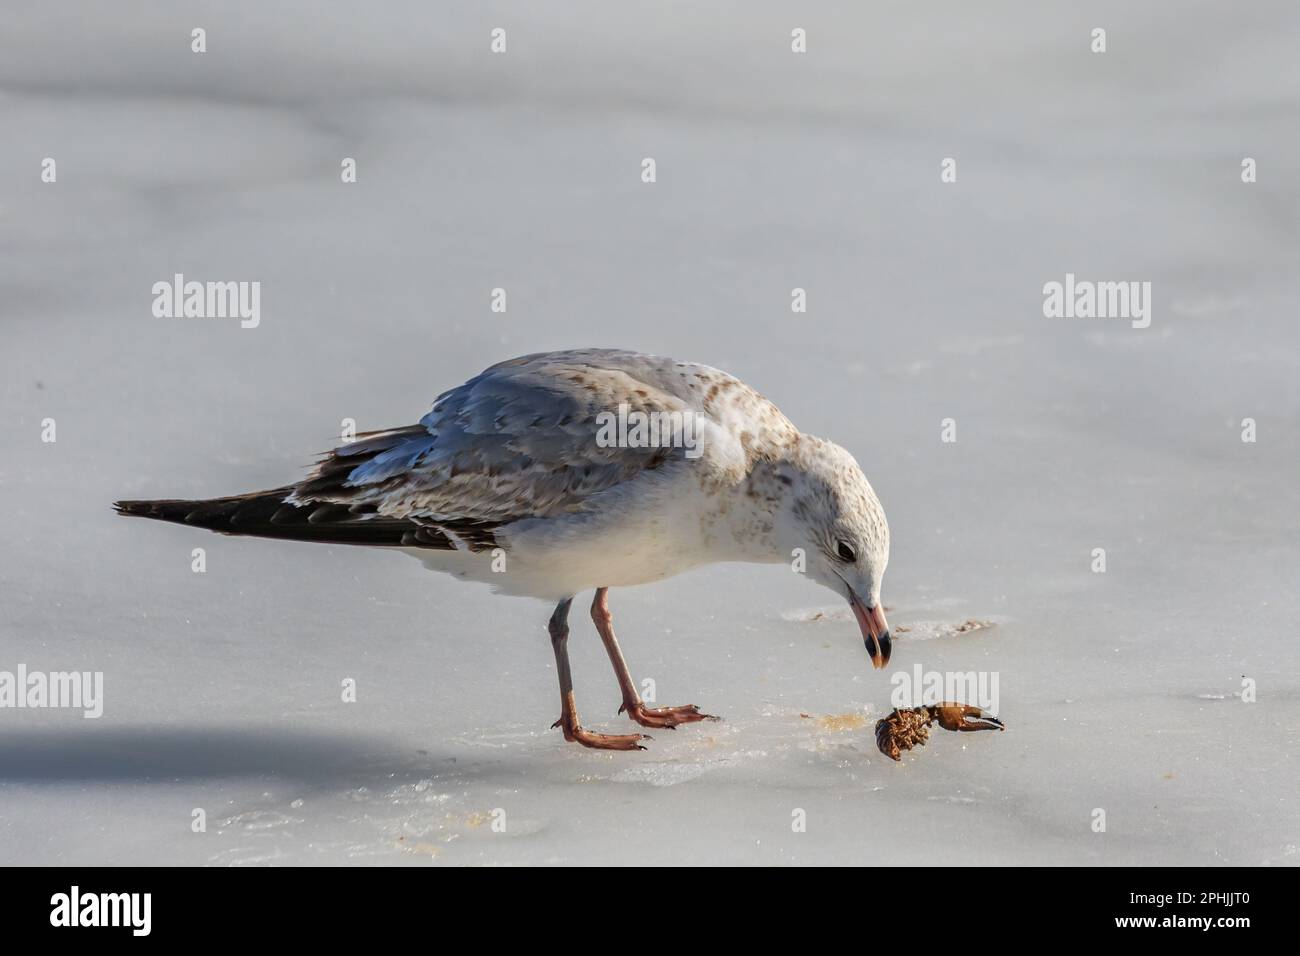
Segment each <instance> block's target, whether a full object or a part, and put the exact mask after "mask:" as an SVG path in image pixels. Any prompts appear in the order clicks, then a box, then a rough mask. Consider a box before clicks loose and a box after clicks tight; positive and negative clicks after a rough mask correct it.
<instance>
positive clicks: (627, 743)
mask: <svg viewBox="0 0 1300 956" xmlns="http://www.w3.org/2000/svg"><path fill="white" fill-rule="evenodd" d="M551 727H552V729H554V728H556V727H560V728H562V729H563V730H564V739H565V740H567V741H569V742H570V743H579V744H582V746H584V747H591V748H592V749H593V750H645V747H643V746H641V741H642V740H653V739H654V738H653V737H651V736H650V735H649V734H597V733H594V732H592V731H590V730H586V729H584V728H583V727H581V726H579V725H577V724H568V723H566V722H565V720H564V718H563V717H561V718H560V719H559V720H557V721H556V722H555V723H553V724H551Z"/></svg>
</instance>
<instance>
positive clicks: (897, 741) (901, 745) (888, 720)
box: [876, 707, 934, 760]
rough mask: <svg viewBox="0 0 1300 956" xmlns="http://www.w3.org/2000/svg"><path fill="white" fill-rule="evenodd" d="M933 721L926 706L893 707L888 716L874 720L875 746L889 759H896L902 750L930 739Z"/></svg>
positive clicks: (922, 743) (909, 748)
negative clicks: (903, 708)
mask: <svg viewBox="0 0 1300 956" xmlns="http://www.w3.org/2000/svg"><path fill="white" fill-rule="evenodd" d="M933 721H934V718H933V717H932V716H930V711H929V709H928V708H926V707H913V708H911V709H909V710H897V709H895V710H894V712H893V713H892V714H890V715H889V716H888V717H882V718H881V719H880V720H878V721H876V746H877V747H879V748H880V752H881V753H882V754H884V755H885V756H886V757H888V758H889V759H890V760H898V759H899V757H900V756H901V755H902V753H903V751H904V750H911V749H912V748H913V747H917V746H924V744H925V742H926V741H927V740H929V739H930V724H931V723H932V722H933Z"/></svg>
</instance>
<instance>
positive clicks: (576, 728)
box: [547, 598, 649, 750]
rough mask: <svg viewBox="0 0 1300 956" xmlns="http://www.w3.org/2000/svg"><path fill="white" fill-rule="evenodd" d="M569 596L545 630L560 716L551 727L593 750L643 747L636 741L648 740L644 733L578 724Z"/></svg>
mask: <svg viewBox="0 0 1300 956" xmlns="http://www.w3.org/2000/svg"><path fill="white" fill-rule="evenodd" d="M572 603H573V598H565V599H564V600H563V601H561V602H560V603H559V604H557V605H556V606H555V613H554V614H552V615H551V622H550V624H549V625H548V627H547V629H548V630H549V631H550V632H551V647H552V648H553V649H554V650H555V670H556V671H557V672H558V673H559V675H560V719H559V720H557V721H556V722H555V723H553V724H552V725H551V726H552V727H561V728H563V730H564V739H565V740H571V741H577V742H578V743H580V744H582V745H583V746H584V747H595V748H596V749H597V750H645V748H644V747H642V746H641V744H640V743H638V741H641V740H648V739H649V738H648V737H646V735H645V734H593V733H592V732H591V731H589V730H583V729H582V726H581V724H579V723H578V707H577V705H576V704H575V703H574V702H573V674H572V673H571V672H570V671H569V646H568V644H569V605H570V604H572Z"/></svg>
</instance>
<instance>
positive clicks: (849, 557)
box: [835, 541, 858, 564]
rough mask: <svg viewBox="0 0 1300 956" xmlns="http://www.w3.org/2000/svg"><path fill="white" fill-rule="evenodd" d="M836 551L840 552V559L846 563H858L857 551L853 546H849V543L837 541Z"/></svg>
mask: <svg viewBox="0 0 1300 956" xmlns="http://www.w3.org/2000/svg"><path fill="white" fill-rule="evenodd" d="M835 553H836V554H838V555H839V556H840V560H841V561H843V562H845V563H846V564H857V563H858V555H857V552H855V551H854V550H853V549H852V548H851V547H849V545H847V544H845V543H844V542H843V541H836V542H835Z"/></svg>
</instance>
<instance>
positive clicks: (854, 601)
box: [849, 589, 889, 669]
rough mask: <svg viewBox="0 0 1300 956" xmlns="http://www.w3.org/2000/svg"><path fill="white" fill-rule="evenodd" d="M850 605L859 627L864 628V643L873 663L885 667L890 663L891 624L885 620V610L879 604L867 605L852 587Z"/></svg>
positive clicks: (878, 666) (877, 666) (875, 665)
mask: <svg viewBox="0 0 1300 956" xmlns="http://www.w3.org/2000/svg"><path fill="white" fill-rule="evenodd" d="M849 606H850V607H851V608H853V616H854V617H856V618H857V619H858V627H860V628H862V643H863V644H865V645H866V646H867V653H868V654H870V655H871V663H872V665H873V666H874V667H876V668H877V669H879V668H882V667H884V666H885V665H886V664H888V663H889V624H888V622H886V621H885V612H884V611H883V610H882V609H881V608H880V606H879V605H877V606H875V607H867V605H866V604H865V603H863V601H862V599H861V598H860V597H858V596H857V595H856V594H854V593H853V591H852V590H851V589H850V591H849Z"/></svg>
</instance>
